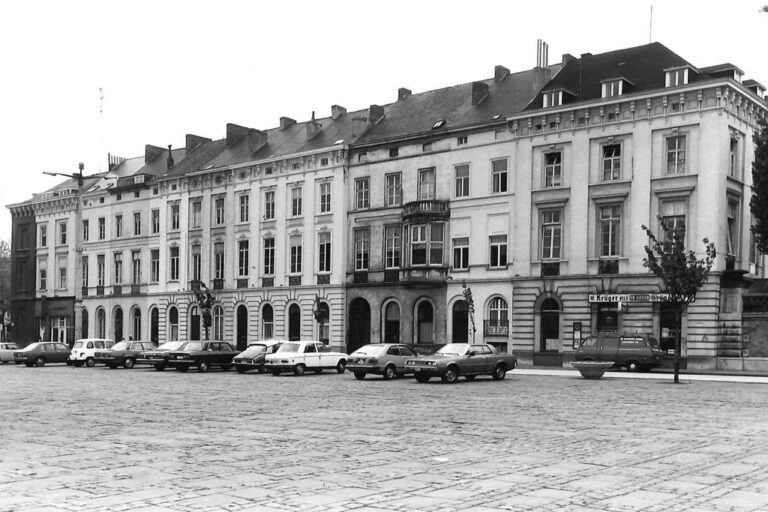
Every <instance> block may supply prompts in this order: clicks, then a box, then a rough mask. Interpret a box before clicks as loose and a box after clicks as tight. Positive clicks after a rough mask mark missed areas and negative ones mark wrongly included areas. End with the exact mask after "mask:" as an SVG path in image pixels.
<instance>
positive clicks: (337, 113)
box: [331, 105, 347, 121]
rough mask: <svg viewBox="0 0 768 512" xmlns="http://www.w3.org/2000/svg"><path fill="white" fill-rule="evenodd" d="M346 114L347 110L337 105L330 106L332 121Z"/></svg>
mask: <svg viewBox="0 0 768 512" xmlns="http://www.w3.org/2000/svg"><path fill="white" fill-rule="evenodd" d="M346 113H347V109H345V108H344V107H340V106H338V105H332V106H331V119H333V120H334V121H335V120H336V119H338V118H340V117H341V116H343V115H344V114H346Z"/></svg>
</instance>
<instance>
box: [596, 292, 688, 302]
mask: <svg viewBox="0 0 768 512" xmlns="http://www.w3.org/2000/svg"><path fill="white" fill-rule="evenodd" d="M671 299H672V296H671V295H670V294H669V293H590V294H589V302H671ZM687 302H693V300H691V301H687Z"/></svg>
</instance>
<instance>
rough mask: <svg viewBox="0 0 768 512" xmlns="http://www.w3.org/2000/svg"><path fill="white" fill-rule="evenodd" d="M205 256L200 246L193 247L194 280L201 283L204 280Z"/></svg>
mask: <svg viewBox="0 0 768 512" xmlns="http://www.w3.org/2000/svg"><path fill="white" fill-rule="evenodd" d="M202 268H203V254H202V247H201V246H200V244H195V245H193V246H192V272H191V274H192V280H194V281H200V280H201V279H202V277H201V276H202Z"/></svg>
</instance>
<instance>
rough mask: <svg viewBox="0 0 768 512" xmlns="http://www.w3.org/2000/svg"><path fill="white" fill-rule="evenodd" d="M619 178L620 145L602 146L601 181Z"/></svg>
mask: <svg viewBox="0 0 768 512" xmlns="http://www.w3.org/2000/svg"><path fill="white" fill-rule="evenodd" d="M618 179H621V145H620V144H607V145H605V146H603V181H615V180H618Z"/></svg>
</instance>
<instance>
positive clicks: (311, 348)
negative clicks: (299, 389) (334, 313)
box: [264, 341, 348, 375]
mask: <svg viewBox="0 0 768 512" xmlns="http://www.w3.org/2000/svg"><path fill="white" fill-rule="evenodd" d="M347 357H348V356H347V354H345V353H343V352H333V351H332V350H331V348H330V347H329V346H327V345H326V344H324V343H323V342H321V341H289V342H287V343H283V344H282V345H280V348H279V349H277V352H275V353H274V354H267V357H266V359H265V361H264V367H265V368H266V369H267V370H268V371H270V372H272V375H280V374H281V373H282V372H287V371H292V372H293V373H294V375H304V372H305V371H306V370H313V371H314V372H315V373H322V371H323V370H332V369H336V371H337V372H338V373H344V371H345V370H346V369H347Z"/></svg>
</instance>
